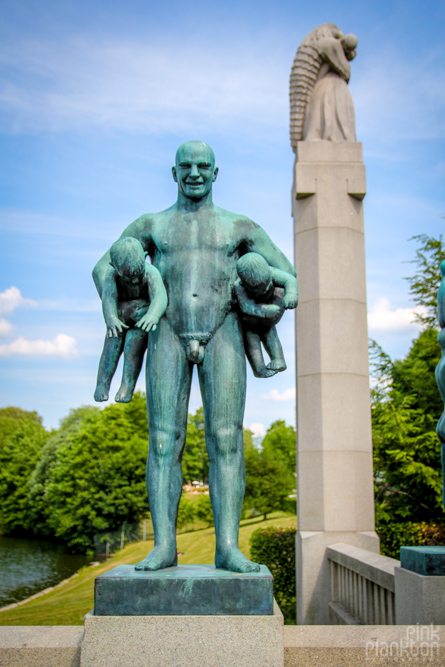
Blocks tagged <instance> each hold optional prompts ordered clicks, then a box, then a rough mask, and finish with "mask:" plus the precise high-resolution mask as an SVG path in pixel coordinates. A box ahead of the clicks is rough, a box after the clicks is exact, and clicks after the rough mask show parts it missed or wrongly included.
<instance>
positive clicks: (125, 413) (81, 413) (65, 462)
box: [30, 392, 148, 551]
mask: <svg viewBox="0 0 445 667" xmlns="http://www.w3.org/2000/svg"><path fill="white" fill-rule="evenodd" d="M144 415H146V408H145V397H144V395H143V394H141V393H139V392H137V393H135V395H134V397H133V400H132V402H131V403H129V404H118V403H117V404H114V405H109V406H108V407H106V408H105V409H103V410H99V409H98V408H91V407H82V408H79V409H78V410H74V411H72V412H71V413H70V415H68V417H67V418H66V419H65V420H63V421H62V424H61V428H60V430H59V431H58V432H57V433H56V434H55V436H53V438H52V439H51V441H50V442H49V443H48V445H47V447H46V448H45V452H44V455H43V456H42V458H41V460H40V461H39V464H38V466H37V467H36V471H35V474H34V475H33V479H32V484H31V488H30V498H32V499H33V502H34V507H35V511H34V512H35V513H34V516H33V520H34V522H35V525H36V527H39V526H40V527H42V525H44V526H46V528H45V529H44V530H46V533H52V534H54V535H55V536H56V537H58V538H60V539H62V540H63V541H64V542H66V543H67V544H68V545H69V546H71V547H73V548H74V549H78V550H80V551H82V550H87V549H88V548H91V547H92V546H93V538H94V535H95V534H97V533H100V532H105V531H113V530H117V529H119V528H120V526H121V525H122V523H123V522H124V521H127V522H129V523H132V522H135V521H138V520H139V519H141V518H142V517H143V516H144V515H145V514H146V512H147V510H148V505H147V499H146V490H145V462H146V457H147V426H146V423H147V422H146V416H144ZM144 425H145V427H144V428H143V426H144Z"/></svg>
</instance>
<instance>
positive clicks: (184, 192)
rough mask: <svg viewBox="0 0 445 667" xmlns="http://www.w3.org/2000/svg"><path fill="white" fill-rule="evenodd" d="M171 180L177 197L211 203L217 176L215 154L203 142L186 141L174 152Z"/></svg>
mask: <svg viewBox="0 0 445 667" xmlns="http://www.w3.org/2000/svg"><path fill="white" fill-rule="evenodd" d="M172 174H173V179H174V180H175V181H176V183H177V184H178V197H179V198H183V197H185V198H186V199H189V200H192V201H199V200H201V199H204V198H206V199H208V200H210V202H211V192H212V185H213V183H214V181H215V180H216V176H217V174H218V167H215V154H214V152H213V150H212V149H211V148H210V146H209V145H208V144H206V143H205V142H204V141H186V142H185V143H184V144H181V145H180V146H179V148H178V150H177V151H176V159H175V166H174V167H172Z"/></svg>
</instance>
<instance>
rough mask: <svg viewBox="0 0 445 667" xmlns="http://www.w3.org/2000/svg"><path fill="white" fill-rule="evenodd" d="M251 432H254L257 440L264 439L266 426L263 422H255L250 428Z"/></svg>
mask: <svg viewBox="0 0 445 667" xmlns="http://www.w3.org/2000/svg"><path fill="white" fill-rule="evenodd" d="M249 430H250V431H252V433H253V435H254V437H255V438H257V437H260V438H264V436H265V435H266V429H265V426H264V424H262V423H261V422H253V423H252V424H251V425H250V426H249Z"/></svg>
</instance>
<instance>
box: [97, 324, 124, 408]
mask: <svg viewBox="0 0 445 667" xmlns="http://www.w3.org/2000/svg"><path fill="white" fill-rule="evenodd" d="M124 340H125V335H120V336H118V337H117V338H114V337H112V338H109V337H108V336H107V335H105V342H104V349H103V351H102V355H101V357H100V362H99V370H98V372H97V383H96V390H95V392H94V400H95V401H108V393H109V391H110V384H111V380H112V379H113V375H114V373H115V372H116V368H117V364H118V362H119V357H120V356H121V354H122V350H123V349H124Z"/></svg>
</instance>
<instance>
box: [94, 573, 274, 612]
mask: <svg viewBox="0 0 445 667" xmlns="http://www.w3.org/2000/svg"><path fill="white" fill-rule="evenodd" d="M94 614H95V616H167V615H168V616H184V615H185V616H209V615H213V616H215V615H216V616H220V615H237V616H239V615H250V616H258V615H260V616H263V615H269V616H270V615H271V614H273V577H272V575H271V573H270V572H269V570H268V568H267V567H266V566H265V565H261V570H260V571H259V572H250V573H248V574H238V573H236V572H229V571H228V570H220V569H216V568H215V566H214V565H179V566H178V567H168V568H166V569H164V570H158V571H157V572H140V571H136V570H135V569H134V565H118V566H117V567H115V568H113V569H112V570H110V571H109V572H106V573H105V574H102V575H100V576H99V577H96V581H95V586H94Z"/></svg>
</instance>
